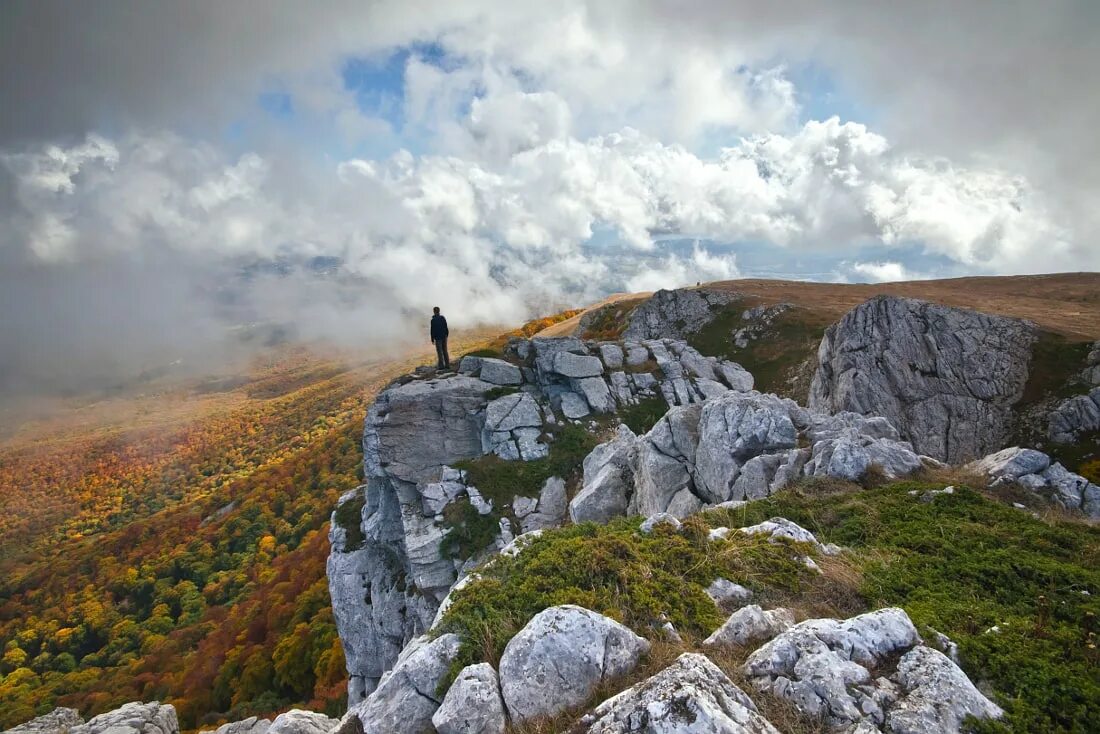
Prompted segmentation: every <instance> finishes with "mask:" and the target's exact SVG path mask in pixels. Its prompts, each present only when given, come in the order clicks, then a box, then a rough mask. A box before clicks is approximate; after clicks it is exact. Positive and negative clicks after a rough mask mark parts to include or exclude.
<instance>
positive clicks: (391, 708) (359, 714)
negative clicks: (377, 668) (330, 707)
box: [341, 634, 460, 734]
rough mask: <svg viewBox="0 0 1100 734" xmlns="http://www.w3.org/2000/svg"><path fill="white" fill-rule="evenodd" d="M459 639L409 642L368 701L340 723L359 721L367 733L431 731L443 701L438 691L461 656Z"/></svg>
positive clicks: (351, 709)
mask: <svg viewBox="0 0 1100 734" xmlns="http://www.w3.org/2000/svg"><path fill="white" fill-rule="evenodd" d="M459 644H460V640H459V639H458V637H457V636H456V635H453V634H445V635H440V636H439V637H436V638H435V639H431V638H429V637H427V636H424V637H418V638H416V639H415V640H413V641H412V642H410V643H409V644H408V645H407V646H406V647H405V649H404V650H402V651H401V656H400V657H399V658H398V659H397V663H396V664H395V665H394V666H393V670H391V671H389V673H388V674H387V675H386V676H385V677H383V678H382V680H381V682H380V683H379V684H378V687H377V688H376V689H375V690H374V691H373V692H372V693H371V694H370V695H369V696H367V698H366V699H365V700H363V701H361V702H359V703H357V704H354V705H352V706H350V707H349V708H348V712H347V713H346V714H345V715H344V718H343V720H342V722H341V724H342V725H346V724H348V723H349V722H350V721H351V720H352V719H356V720H358V722H359V726H360V727H361V729H362V731H363V733H364V734H396V733H397V732H409V733H410V734H412V732H422V731H431V727H432V717H433V716H434V715H435V713H436V711H437V710H438V709H439V706H440V704H441V703H442V701H443V695H442V693H441V692H440V690H439V688H440V685H441V684H442V682H443V679H444V678H445V677H446V676H447V673H448V671H449V670H450V667H451V663H452V662H453V661H454V659H455V657H456V656H457V655H458V648H459Z"/></svg>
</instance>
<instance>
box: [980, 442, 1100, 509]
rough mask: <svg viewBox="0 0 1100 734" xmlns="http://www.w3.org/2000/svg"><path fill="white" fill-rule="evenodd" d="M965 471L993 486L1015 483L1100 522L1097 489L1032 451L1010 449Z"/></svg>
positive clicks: (1048, 458) (1098, 491)
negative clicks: (986, 479) (987, 480)
mask: <svg viewBox="0 0 1100 734" xmlns="http://www.w3.org/2000/svg"><path fill="white" fill-rule="evenodd" d="M965 469H966V470H967V471H971V472H973V473H975V474H980V475H983V476H986V477H989V478H990V479H991V480H992V484H993V486H997V485H999V484H1003V483H1006V482H1015V483H1016V484H1018V485H1019V486H1021V487H1024V488H1025V489H1028V490H1030V491H1032V492H1035V493H1036V494H1039V495H1041V496H1043V497H1046V498H1047V499H1049V500H1050V501H1052V502H1055V503H1057V504H1058V505H1060V506H1061V507H1063V508H1065V509H1067V510H1073V511H1078V512H1081V513H1082V514H1084V515H1085V516H1086V517H1088V518H1090V519H1093V520H1095V519H1100V486H1097V485H1095V484H1093V483H1092V482H1090V481H1089V480H1088V479H1086V478H1085V477H1083V476H1081V475H1080V474H1074V473H1073V472H1071V471H1069V470H1068V469H1066V468H1065V467H1064V466H1062V465H1061V464H1059V463H1057V462H1056V463H1053V464H1052V463H1051V462H1050V457H1049V456H1047V455H1046V454H1044V453H1043V452H1041V451H1036V450H1034V449H1021V448H1018V447H1015V446H1014V447H1012V448H1007V449H1004V450H1003V451H998V452H997V453H995V454H990V455H989V456H986V457H985V458H983V459H980V460H978V461H974V462H971V463H970V464H968V465H967V466H966V467H965Z"/></svg>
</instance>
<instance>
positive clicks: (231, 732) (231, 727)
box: [214, 716, 339, 734]
mask: <svg viewBox="0 0 1100 734" xmlns="http://www.w3.org/2000/svg"><path fill="white" fill-rule="evenodd" d="M334 723H339V722H334ZM270 728H271V720H270V719H261V718H259V717H257V716H249V717H248V718H247V719H241V720H240V721H231V722H229V723H228V724H222V725H221V726H219V727H218V728H217V729H215V730H214V734H267V730H268V729H270Z"/></svg>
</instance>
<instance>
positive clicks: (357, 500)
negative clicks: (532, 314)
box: [328, 337, 752, 705]
mask: <svg viewBox="0 0 1100 734" xmlns="http://www.w3.org/2000/svg"><path fill="white" fill-rule="evenodd" d="M504 356H505V358H504V359H496V358H488V357H464V358H463V359H462V361H461V363H460V366H459V372H458V374H453V375H447V376H437V375H435V374H434V373H433V372H432V371H431V370H423V371H421V372H420V373H419V374H418V376H412V377H406V378H403V379H401V380H399V381H397V382H395V383H394V384H392V385H390V386H389V387H388V388H386V389H385V390H384V391H383V392H382V393H381V394H380V395H379V396H378V398H377V399H376V400H375V402H374V404H373V405H372V406H371V407H370V409H369V411H368V414H367V419H366V424H365V428H364V431H363V453H364V474H365V477H366V480H367V483H366V484H365V485H363V486H362V487H359V488H357V489H356V490H354V491H353V492H349V493H348V494H346V495H344V497H342V498H341V499H340V502H339V504H338V506H337V509H336V512H335V513H334V515H333V522H332V525H331V530H330V542H331V546H332V552H331V554H330V556H329V559H328V579H329V591H330V594H331V596H332V600H333V612H334V615H335V617H336V623H337V627H338V629H339V632H340V637H341V640H342V642H343V645H344V652H345V659H346V661H347V668H348V674H349V681H348V699H349V702H350V703H351V704H353V705H354V704H357V703H359V702H361V701H363V700H364V699H365V698H366V697H367V696H368V695H370V693H371V692H372V691H373V690H374V688H375V686H377V685H378V682H379V680H380V679H381V676H382V674H383V673H385V672H386V671H387V670H388V669H389V668H390V667H391V666H392V665H393V664H394V662H395V661H396V659H397V656H398V654H399V652H400V651H401V649H402V648H403V647H404V646H405V645H406V644H407V643H408V642H409V641H410V640H412V639H413V638H415V637H416V636H417V635H420V634H422V633H423V632H424V631H426V630H427V629H428V628H429V626H430V625H431V623H432V620H433V619H434V617H435V616H436V612H437V610H438V608H439V605H440V603H441V602H442V600H443V599H444V598H445V596H446V595H447V592H448V591H449V590H450V588H451V586H452V585H453V584H454V583H455V581H456V579H457V578H459V577H461V576H463V575H464V574H465V573H467V572H468V571H469V570H470V566H472V565H475V564H476V561H477V560H478V559H479V558H480V557H481V556H476V553H477V552H480V550H485V551H486V552H492V551H494V550H497V549H499V548H501V547H503V546H504V545H506V544H507V543H508V542H509V541H510V540H511V539H512V538H513V537H514V536H516V535H518V534H520V533H526V532H530V531H533V530H536V529H540V528H546V527H554V526H557V525H559V524H561V522H562V521H563V520H564V519H565V516H566V512H567V507H566V492H565V484H564V482H563V480H562V478H561V477H556V478H551V479H550V480H549V481H548V482H546V484H545V485H544V486H543V487H542V488H541V490H540V493H539V496H538V497H523V496H520V497H515V498H514V499H513V500H512V502H511V507H510V509H511V512H510V513H509V512H505V510H506V509H509V508H505V507H494V506H493V501H492V500H490V499H488V498H486V497H484V496H483V495H482V494H481V493H480V491H478V489H477V488H476V487H473V486H469V483H468V482H467V478H466V475H465V474H464V473H463V472H461V471H458V470H456V469H454V468H453V466H454V464H456V463H458V462H460V461H462V460H467V459H475V458H477V457H480V456H484V455H488V454H494V455H496V456H498V457H499V458H501V459H503V460H506V461H534V460H539V459H542V458H544V457H546V456H547V455H548V454H549V452H550V451H551V450H552V441H553V433H554V431H555V429H556V427H558V426H560V425H561V424H562V423H563V422H567V421H571V420H579V419H584V418H587V417H590V416H595V415H599V414H607V413H613V412H615V411H617V410H618V409H620V408H622V407H625V406H629V405H634V404H636V403H637V402H638V401H639V400H642V399H647V398H655V399H663V400H664V401H665V402H666V403H667V404H668V405H670V406H678V405H685V406H691V405H699V404H701V403H702V402H703V401H704V400H706V399H707V398H708V397H709V396H714V395H718V394H722V393H726V392H728V391H731V390H740V389H748V388H751V387H752V376H751V375H749V374H748V373H747V372H746V371H745V370H743V369H742V368H741V367H740V366H739V365H737V364H735V363H733V362H728V361H721V360H717V359H714V358H708V357H704V356H703V355H702V354H700V353H699V352H697V351H696V350H694V349H692V348H691V347H689V346H688V345H687V344H686V343H685V342H683V341H675V340H670V339H663V340H662V339H656V340H646V341H643V342H631V341H627V342H623V343H612V342H601V343H596V342H584V341H582V340H580V339H576V338H573V337H564V338H553V339H540V338H535V339H531V340H525V339H516V340H513V341H512V342H510V343H509V345H508V347H507V349H506V350H505V355H504ZM502 393H503V394H502ZM461 503H469V504H470V505H471V506H473V507H474V508H475V509H476V511H477V512H478V513H479V514H481V515H488V514H489V513H491V512H496V516H495V517H498V518H499V520H500V523H501V528H500V534H499V535H498V537H497V539H496V541H495V543H494V545H493V546H491V547H490V548H487V549H479V550H478V551H476V552H475V556H476V557H471V558H467V557H452V556H451V555H450V554H448V553H446V552H445V551H444V548H445V541H446V538H447V535H448V533H450V532H451V526H450V525H449V524H448V521H447V519H446V516H447V512H448V510H449V508H452V507H453V506H455V505H456V504H461ZM512 518H514V520H515V524H513V521H512Z"/></svg>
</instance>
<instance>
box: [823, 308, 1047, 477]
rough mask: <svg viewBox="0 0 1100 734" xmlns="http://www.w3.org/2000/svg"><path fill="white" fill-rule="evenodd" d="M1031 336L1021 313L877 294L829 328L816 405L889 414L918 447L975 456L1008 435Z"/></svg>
mask: <svg viewBox="0 0 1100 734" xmlns="http://www.w3.org/2000/svg"><path fill="white" fill-rule="evenodd" d="M1034 340H1035V329H1034V328H1033V327H1032V326H1031V325H1030V324H1028V323H1026V322H1023V321H1019V320H1017V319H1010V318H1005V317H1001V316H990V315H987V314H983V313H978V312H976V311H969V310H966V309H959V308H951V307H948V306H941V305H937V304H932V303H926V302H923V301H916V300H912V299H907V298H897V297H892V296H878V297H876V298H872V299H871V300H869V301H867V302H866V303H864V304H862V305H860V306H857V307H856V308H854V309H852V310H851V311H849V312H848V313H847V314H846V315H845V316H844V318H842V319H841V320H840V322H839V323H837V324H835V325H833V326H831V327H829V328H828V329H827V330H826V332H825V336H824V338H823V339H822V341H821V347H820V349H819V350H818V358H817V361H818V367H817V372H816V374H815V375H814V378H813V383H812V386H811V388H810V401H809V407H810V408H811V409H812V410H815V411H820V412H827V413H832V412H837V411H842V410H848V411H853V412H856V413H861V414H865V415H879V416H884V417H886V418H887V419H889V421H890V423H892V424H893V425H894V426H895V427H896V428H897V429H898V430H899V431H900V432H901V436H902V438H904V439H906V440H908V441H909V442H911V443H912V445H913V446H914V447H915V448H916V450H917V451H918V452H919V453H921V454H926V455H928V456H932V457H933V458H936V459H938V460H940V461H947V462H949V463H958V462H962V461H966V460H970V459H974V458H977V457H979V456H983V455H984V454H987V453H989V452H990V451H991V450H995V449H998V448H1000V447H1001V446H1003V445H1004V443H1005V441H1006V439H1007V438H1008V435H1009V432H1010V429H1011V424H1012V415H1011V408H1012V406H1013V405H1014V404H1015V403H1016V402H1018V401H1019V400H1020V398H1021V397H1022V396H1023V390H1024V386H1025V384H1026V383H1027V379H1028V370H1029V365H1030V362H1031V345H1032V343H1033V342H1034Z"/></svg>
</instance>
